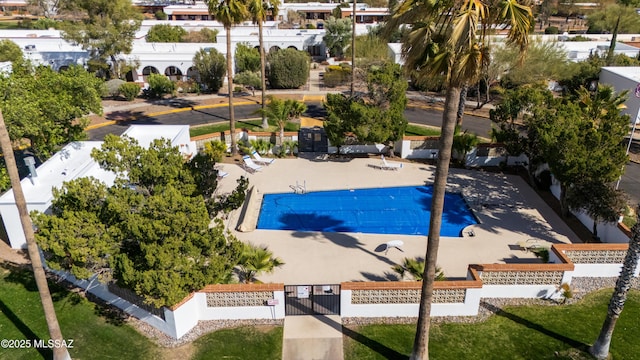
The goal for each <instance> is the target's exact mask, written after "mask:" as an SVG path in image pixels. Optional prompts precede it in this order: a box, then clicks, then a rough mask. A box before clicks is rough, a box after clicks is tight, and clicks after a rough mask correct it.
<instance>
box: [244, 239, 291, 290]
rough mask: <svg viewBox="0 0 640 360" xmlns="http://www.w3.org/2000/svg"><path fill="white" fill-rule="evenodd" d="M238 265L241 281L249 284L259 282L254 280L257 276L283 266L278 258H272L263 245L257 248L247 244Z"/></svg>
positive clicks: (271, 254)
mask: <svg viewBox="0 0 640 360" xmlns="http://www.w3.org/2000/svg"><path fill="white" fill-rule="evenodd" d="M238 264H239V265H238V268H239V272H240V278H241V280H242V281H243V282H245V283H247V284H249V283H252V282H259V281H258V280H257V279H256V276H257V275H258V274H261V273H263V272H266V273H271V272H273V271H274V270H275V269H276V268H277V267H280V266H282V265H284V262H282V260H281V259H280V258H277V257H273V253H272V252H271V251H269V249H268V248H267V246H265V245H263V246H260V247H259V246H254V245H252V244H247V245H245V248H244V251H243V252H242V255H240V260H239V261H238Z"/></svg>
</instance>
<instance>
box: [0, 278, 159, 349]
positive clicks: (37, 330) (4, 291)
mask: <svg viewBox="0 0 640 360" xmlns="http://www.w3.org/2000/svg"><path fill="white" fill-rule="evenodd" d="M50 289H51V294H52V297H53V300H54V303H55V308H56V314H57V316H58V322H59V323H60V327H61V329H62V335H63V336H64V338H65V339H73V340H74V341H73V348H72V349H69V353H70V354H71V357H72V358H74V359H157V358H158V357H159V349H158V348H157V347H156V345H155V344H153V343H152V342H151V341H149V340H148V339H147V338H146V337H144V336H143V335H141V334H139V333H138V332H137V331H136V330H135V329H133V328H132V327H131V326H129V325H126V324H123V323H122V321H121V320H120V319H119V318H118V317H116V316H109V314H106V313H107V311H105V310H104V308H102V307H100V306H97V305H95V304H94V303H92V302H90V301H88V300H87V299H85V298H83V297H82V296H80V295H78V294H76V293H73V292H68V291H66V290H64V289H63V288H61V287H60V286H57V285H55V284H50ZM103 315H107V316H103ZM0 334H2V338H3V339H44V340H48V339H49V333H48V331H47V325H46V323H45V321H44V313H43V310H42V305H41V303H40V297H39V296H38V291H37V288H36V285H35V281H34V280H33V277H32V273H31V272H30V271H23V270H17V271H14V270H12V271H9V270H8V268H6V267H3V266H0ZM50 357H51V353H50V352H46V351H42V352H41V353H40V354H39V353H38V351H36V350H34V349H2V348H0V359H3V360H7V359H43V358H46V359H48V358H50Z"/></svg>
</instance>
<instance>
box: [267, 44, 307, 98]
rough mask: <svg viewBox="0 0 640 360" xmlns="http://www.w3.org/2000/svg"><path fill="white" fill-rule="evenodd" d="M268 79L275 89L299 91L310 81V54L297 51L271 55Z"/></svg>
mask: <svg viewBox="0 0 640 360" xmlns="http://www.w3.org/2000/svg"><path fill="white" fill-rule="evenodd" d="M267 58H268V61H267V63H268V65H269V66H268V67H267V79H269V85H270V86H271V88H273V89H297V88H299V87H300V86H302V85H304V84H306V83H307V80H309V68H310V66H309V54H308V53H306V52H304V51H298V50H296V49H282V50H278V51H272V52H270V53H269V56H268V57H267Z"/></svg>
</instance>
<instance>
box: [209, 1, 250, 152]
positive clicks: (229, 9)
mask: <svg viewBox="0 0 640 360" xmlns="http://www.w3.org/2000/svg"><path fill="white" fill-rule="evenodd" d="M205 2H206V3H207V5H208V7H209V14H211V15H213V16H214V17H215V19H216V20H217V21H218V22H220V23H222V25H224V30H225V32H226V33H227V86H228V89H229V90H228V93H229V129H230V132H231V134H232V135H231V155H234V156H235V155H236V154H237V153H238V147H237V146H236V136H235V133H236V118H235V113H234V111H233V69H232V66H231V65H232V64H233V63H232V62H231V55H232V53H231V28H232V27H233V26H234V25H237V24H240V23H241V22H243V21H245V20H246V19H247V18H248V17H249V12H248V9H247V4H246V3H245V2H244V1H240V0H206V1H205Z"/></svg>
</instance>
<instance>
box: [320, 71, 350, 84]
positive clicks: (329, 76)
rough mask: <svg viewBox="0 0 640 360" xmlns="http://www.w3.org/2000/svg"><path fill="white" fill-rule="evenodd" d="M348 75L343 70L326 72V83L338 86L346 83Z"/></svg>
mask: <svg viewBox="0 0 640 360" xmlns="http://www.w3.org/2000/svg"><path fill="white" fill-rule="evenodd" d="M345 82H346V76H345V74H344V73H343V72H342V71H329V72H326V73H325V74H324V85H325V86H327V87H336V86H340V85H342V84H345Z"/></svg>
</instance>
